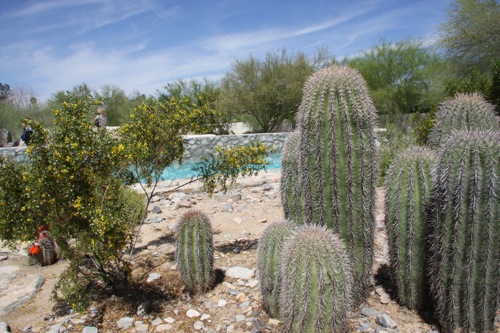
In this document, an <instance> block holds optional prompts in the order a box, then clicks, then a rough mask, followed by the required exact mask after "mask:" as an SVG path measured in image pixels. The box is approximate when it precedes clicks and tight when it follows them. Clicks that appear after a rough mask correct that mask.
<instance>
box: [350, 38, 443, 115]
mask: <svg viewBox="0 0 500 333" xmlns="http://www.w3.org/2000/svg"><path fill="white" fill-rule="evenodd" d="M343 63H344V64H346V65H349V66H351V67H353V68H356V69H357V70H359V72H360V73H361V75H363V77H364V78H365V80H366V81H367V84H368V88H369V89H370V92H371V95H372V98H373V101H374V103H375V106H376V107H377V110H378V111H379V113H380V114H396V113H399V114H400V113H415V112H428V111H429V110H430V109H431V108H432V107H433V106H434V105H436V103H438V102H439V101H440V100H441V99H442V97H443V96H444V86H443V85H442V83H441V82H442V78H443V76H444V71H443V69H444V67H445V66H444V63H443V61H442V60H441V58H440V57H439V56H438V55H437V54H436V53H435V52H433V51H432V50H431V49H429V48H427V47H424V46H423V45H422V42H420V41H413V40H406V41H402V42H398V43H389V42H386V41H382V42H381V43H380V44H378V45H374V46H373V48H372V49H370V50H368V51H364V52H363V53H362V54H361V55H360V56H357V57H355V58H346V59H344V60H343Z"/></svg>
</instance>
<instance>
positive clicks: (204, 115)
mask: <svg viewBox="0 0 500 333" xmlns="http://www.w3.org/2000/svg"><path fill="white" fill-rule="evenodd" d="M164 88H165V92H162V91H158V100H160V101H169V100H171V99H175V100H182V99H187V100H188V101H190V102H191V108H193V109H199V111H200V113H199V115H200V116H199V117H198V119H196V121H197V123H204V124H205V125H204V126H203V128H204V129H205V133H207V134H208V133H210V134H227V133H228V128H229V123H230V121H231V115H230V113H229V112H225V111H223V110H221V109H220V108H219V107H217V101H218V100H219V98H220V88H219V85H218V84H217V83H215V82H212V81H210V80H208V79H207V78H205V79H203V81H198V80H194V79H193V80H191V81H189V82H186V81H185V80H177V81H175V82H172V83H168V84H167V85H166V86H165V87H164ZM185 105H186V106H187V104H186V103H185ZM197 134H203V133H197Z"/></svg>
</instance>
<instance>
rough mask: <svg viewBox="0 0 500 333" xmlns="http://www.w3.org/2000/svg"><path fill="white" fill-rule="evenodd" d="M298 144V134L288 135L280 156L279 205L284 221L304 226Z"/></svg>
mask: <svg viewBox="0 0 500 333" xmlns="http://www.w3.org/2000/svg"><path fill="white" fill-rule="evenodd" d="M299 143H300V133H299V132H297V131H295V132H291V133H290V134H289V135H288V138H287V139H286V141H285V144H284V146H283V152H282V154H281V183H280V193H281V203H282V204H283V210H284V213H285V219H290V220H291V221H293V222H295V223H298V224H304V211H303V199H302V189H301V188H300V179H299V178H300V177H299Z"/></svg>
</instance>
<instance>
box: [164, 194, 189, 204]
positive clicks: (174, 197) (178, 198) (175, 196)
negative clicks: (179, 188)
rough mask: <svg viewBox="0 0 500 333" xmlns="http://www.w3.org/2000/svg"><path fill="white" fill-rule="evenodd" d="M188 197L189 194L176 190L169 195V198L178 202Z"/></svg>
mask: <svg viewBox="0 0 500 333" xmlns="http://www.w3.org/2000/svg"><path fill="white" fill-rule="evenodd" d="M186 197H187V195H186V194H185V193H183V192H174V193H172V194H170V195H169V196H168V199H169V200H170V201H172V202H174V203H178V202H180V201H181V200H182V199H184V198H186Z"/></svg>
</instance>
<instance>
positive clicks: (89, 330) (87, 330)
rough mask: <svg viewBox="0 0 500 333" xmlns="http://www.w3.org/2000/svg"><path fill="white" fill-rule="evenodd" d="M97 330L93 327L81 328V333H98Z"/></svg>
mask: <svg viewBox="0 0 500 333" xmlns="http://www.w3.org/2000/svg"><path fill="white" fill-rule="evenodd" d="M98 332H99V330H98V329H97V327H94V326H86V327H84V328H83V331H82V333H98Z"/></svg>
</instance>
